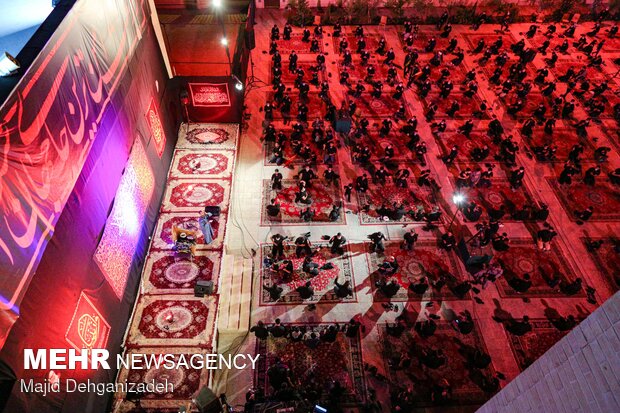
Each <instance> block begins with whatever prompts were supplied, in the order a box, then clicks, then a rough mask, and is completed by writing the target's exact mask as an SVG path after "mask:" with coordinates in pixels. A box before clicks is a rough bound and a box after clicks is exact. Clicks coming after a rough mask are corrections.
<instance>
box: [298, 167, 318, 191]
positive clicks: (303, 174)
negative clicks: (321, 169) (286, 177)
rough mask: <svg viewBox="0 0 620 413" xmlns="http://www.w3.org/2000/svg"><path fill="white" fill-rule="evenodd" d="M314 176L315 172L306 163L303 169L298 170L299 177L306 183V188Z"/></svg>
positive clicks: (309, 185)
mask: <svg viewBox="0 0 620 413" xmlns="http://www.w3.org/2000/svg"><path fill="white" fill-rule="evenodd" d="M315 178H316V174H315V173H314V171H313V170H312V169H310V166H308V165H306V166H304V167H303V169H302V170H300V171H299V179H300V180H302V181H304V182H305V183H306V187H307V188H310V187H311V186H312V185H311V181H312V180H313V179H315Z"/></svg>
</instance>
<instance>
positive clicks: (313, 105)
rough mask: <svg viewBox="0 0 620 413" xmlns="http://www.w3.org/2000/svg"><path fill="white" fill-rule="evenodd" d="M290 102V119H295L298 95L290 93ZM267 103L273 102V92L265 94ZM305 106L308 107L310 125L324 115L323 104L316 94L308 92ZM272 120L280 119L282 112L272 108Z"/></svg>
mask: <svg viewBox="0 0 620 413" xmlns="http://www.w3.org/2000/svg"><path fill="white" fill-rule="evenodd" d="M290 96H291V100H292V101H293V104H292V105H291V119H295V117H296V116H297V103H298V100H299V94H298V93H296V92H295V93H292V94H291V95H290ZM267 101H269V102H274V99H273V92H269V93H268V94H267ZM306 106H308V122H309V123H312V121H313V120H314V119H315V118H321V119H322V118H323V117H324V115H325V102H323V101H322V100H321V98H319V94H318V92H310V93H308V102H306ZM273 118H274V119H282V112H280V110H279V109H276V108H274V110H273Z"/></svg>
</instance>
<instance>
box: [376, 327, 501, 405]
mask: <svg viewBox="0 0 620 413" xmlns="http://www.w3.org/2000/svg"><path fill="white" fill-rule="evenodd" d="M379 335H380V342H381V344H382V346H381V355H382V357H383V359H384V360H385V366H386V369H387V371H388V373H389V380H390V382H391V383H393V384H394V385H404V383H410V382H413V383H415V384H414V385H413V386H412V390H413V392H414V396H415V397H414V400H415V402H414V407H415V408H418V409H424V408H425V407H431V406H433V402H432V399H431V392H432V388H433V385H434V384H436V383H439V382H440V381H441V380H442V379H444V378H445V379H447V380H448V382H449V383H450V385H451V386H452V398H453V400H452V401H451V402H450V403H448V404H447V405H445V407H443V409H446V410H447V409H448V407H455V408H457V406H458V407H460V406H471V405H480V404H483V403H484V402H486V401H487V400H488V399H489V397H490V395H489V394H487V393H485V392H484V391H483V390H482V389H481V388H480V387H479V386H478V385H477V384H476V377H475V376H473V375H472V374H471V373H472V372H475V371H476V370H475V369H472V368H471V367H469V366H468V365H467V363H466V359H465V358H464V357H463V356H462V355H461V352H460V351H459V350H460V349H461V347H462V346H465V347H466V348H481V349H482V350H483V351H486V349H485V345H484V342H483V340H482V335H481V333H480V331H479V329H478V328H477V327H476V328H474V330H473V331H472V332H471V333H470V334H467V335H463V334H460V333H458V332H457V331H456V330H454V329H453V328H452V327H451V325H450V324H449V323H448V322H447V321H443V320H442V321H438V322H437V330H436V331H435V334H433V336H431V337H429V338H422V337H420V336H419V335H417V334H415V333H414V332H413V330H410V331H407V332H405V333H404V334H403V335H402V336H401V337H399V338H396V337H393V336H391V335H389V334H387V332H386V327H385V324H380V325H379ZM459 344H460V345H459ZM425 347H433V348H435V349H441V350H442V351H443V353H444V354H445V356H446V357H447V360H448V361H447V362H446V364H444V365H443V366H441V367H440V368H438V369H429V368H424V367H421V366H420V364H419V363H418V357H417V355H418V354H420V351H421V349H422V348H425ZM405 354H409V355H410V357H411V359H412V361H411V365H410V366H409V367H408V368H406V369H398V368H397V366H398V362H399V360H400V359H401V358H402V357H403V355H405ZM482 372H483V373H484V374H485V375H487V376H492V375H494V374H495V369H494V368H493V365H492V364H491V365H489V367H487V368H485V369H484V370H482ZM437 409H438V410H435V409H433V410H432V411H438V412H440V411H444V410H442V407H438V408H437ZM451 411H452V410H451ZM459 411H460V410H459ZM468 411H469V410H468Z"/></svg>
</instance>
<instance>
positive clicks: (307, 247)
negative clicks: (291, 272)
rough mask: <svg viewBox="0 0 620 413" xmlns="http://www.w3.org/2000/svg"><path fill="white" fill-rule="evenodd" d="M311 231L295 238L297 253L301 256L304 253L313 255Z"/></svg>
mask: <svg viewBox="0 0 620 413" xmlns="http://www.w3.org/2000/svg"><path fill="white" fill-rule="evenodd" d="M309 237H310V233H308V234H306V235H302V236H300V237H297V239H296V240H295V255H296V256H297V258H301V257H303V256H304V255H312V244H311V243H310V239H309Z"/></svg>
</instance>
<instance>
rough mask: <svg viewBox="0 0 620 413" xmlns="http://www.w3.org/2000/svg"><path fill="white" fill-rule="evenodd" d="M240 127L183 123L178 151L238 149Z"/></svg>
mask: <svg viewBox="0 0 620 413" xmlns="http://www.w3.org/2000/svg"><path fill="white" fill-rule="evenodd" d="M238 139H239V125H238V124H236V123H190V124H189V125H188V124H187V123H183V124H182V125H181V127H180V128H179V139H178V141H177V146H176V149H198V150H203V149H233V150H234V149H236V148H237V141H238Z"/></svg>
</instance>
